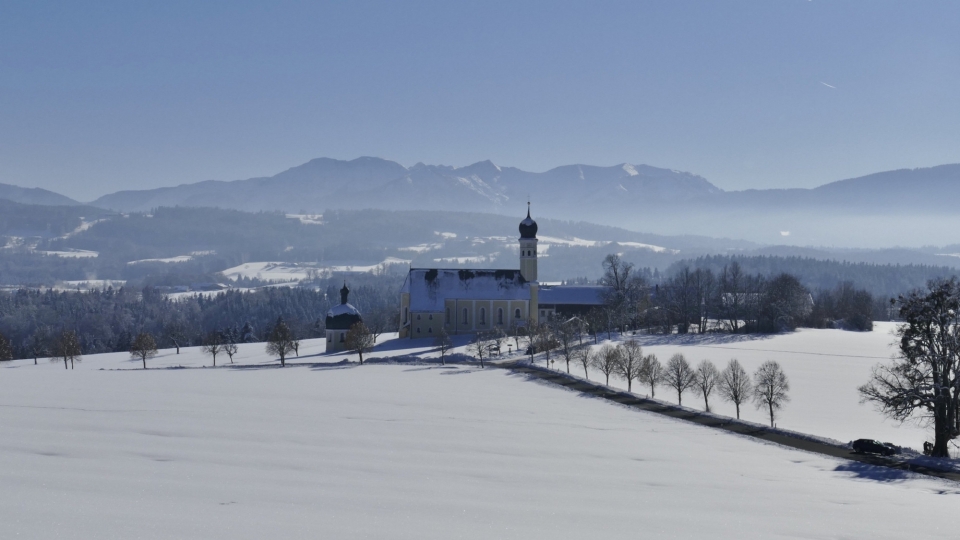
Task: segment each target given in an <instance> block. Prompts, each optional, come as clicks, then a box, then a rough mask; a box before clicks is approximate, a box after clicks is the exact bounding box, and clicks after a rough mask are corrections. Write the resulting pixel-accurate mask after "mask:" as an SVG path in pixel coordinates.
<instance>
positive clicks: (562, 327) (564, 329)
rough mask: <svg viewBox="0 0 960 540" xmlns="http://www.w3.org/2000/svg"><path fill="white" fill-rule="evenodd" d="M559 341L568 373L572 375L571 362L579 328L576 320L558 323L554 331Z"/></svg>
mask: <svg viewBox="0 0 960 540" xmlns="http://www.w3.org/2000/svg"><path fill="white" fill-rule="evenodd" d="M554 334H555V335H556V336H557V341H558V342H559V343H560V354H561V355H562V356H563V359H564V361H565V362H566V363H567V373H570V362H571V361H572V360H573V353H574V350H575V347H576V343H575V340H576V339H577V327H576V323H575V322H574V319H571V320H569V321H564V322H562V323H558V324H557V325H556V328H555V329H554Z"/></svg>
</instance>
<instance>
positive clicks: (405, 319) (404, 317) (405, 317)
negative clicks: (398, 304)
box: [403, 308, 408, 324]
mask: <svg viewBox="0 0 960 540" xmlns="http://www.w3.org/2000/svg"><path fill="white" fill-rule="evenodd" d="M407 309H408V308H403V323H404V324H406V323H407Z"/></svg>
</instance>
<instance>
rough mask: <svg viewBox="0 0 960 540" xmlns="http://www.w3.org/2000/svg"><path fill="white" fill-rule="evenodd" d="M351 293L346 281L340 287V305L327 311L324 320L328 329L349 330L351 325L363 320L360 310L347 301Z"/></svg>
mask: <svg viewBox="0 0 960 540" xmlns="http://www.w3.org/2000/svg"><path fill="white" fill-rule="evenodd" d="M349 294H350V289H348V288H347V284H346V283H344V284H343V288H342V289H340V305H337V306H333V307H332V308H330V310H329V311H327V318H326V320H325V321H324V322H325V323H326V327H327V330H349V329H350V327H351V326H353V325H355V324H357V323H358V322H363V317H361V316H360V311H359V310H358V309H357V308H355V307H353V306H351V305H350V304H348V303H347V296H348V295H349Z"/></svg>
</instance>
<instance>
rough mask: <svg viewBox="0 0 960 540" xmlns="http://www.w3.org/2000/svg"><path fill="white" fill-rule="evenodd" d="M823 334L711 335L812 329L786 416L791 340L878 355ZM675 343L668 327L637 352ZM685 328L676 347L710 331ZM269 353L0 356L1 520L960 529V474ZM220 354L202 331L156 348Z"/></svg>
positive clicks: (401, 371)
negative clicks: (193, 339) (147, 357)
mask: <svg viewBox="0 0 960 540" xmlns="http://www.w3.org/2000/svg"><path fill="white" fill-rule="evenodd" d="M811 332H812V333H813V334H812V335H807V336H804V334H805V333H806V332H799V333H796V334H790V335H785V336H777V337H774V338H771V339H768V340H762V341H759V342H758V341H751V342H739V343H719V344H716V345H712V344H711V345H710V347H714V346H720V347H726V348H727V349H728V350H726V351H723V350H721V351H720V352H721V353H722V354H724V355H726V354H728V353H729V352H730V351H731V350H735V351H736V354H737V356H738V358H740V359H741V361H743V362H744V363H747V362H752V361H753V355H756V356H758V357H759V356H763V355H764V354H773V350H774V349H776V350H781V349H786V348H787V347H788V346H790V345H803V346H804V349H803V350H802V351H799V350H796V349H795V350H793V351H792V352H791V353H789V355H787V356H783V357H779V356H775V357H774V358H776V359H777V360H779V361H781V362H782V363H784V365H785V367H786V369H787V372H788V374H790V375H791V376H792V383H793V385H794V402H793V403H792V404H790V405H789V406H788V408H787V409H786V410H785V412H784V419H783V421H782V422H783V424H782V425H784V427H788V428H791V429H796V426H795V425H793V424H792V423H791V422H794V421H796V422H813V421H814V418H812V417H811V418H806V417H807V416H809V415H810V414H812V413H810V412H809V411H811V409H808V408H806V407H805V406H803V405H802V403H801V402H802V401H803V400H805V399H806V398H807V396H809V395H812V394H811V393H810V392H807V391H805V390H802V389H803V388H805V387H806V386H807V385H808V384H809V383H808V380H813V379H818V378H819V377H816V376H812V375H810V373H812V371H811V370H813V369H814V368H815V367H816V366H817V365H824V364H818V363H816V362H813V363H808V364H807V368H808V369H800V368H801V367H803V365H804V361H805V360H804V357H807V356H809V357H811V358H814V357H816V355H812V354H801V353H811V352H812V353H816V352H818V351H819V350H824V349H829V350H831V351H833V352H835V353H839V354H846V355H848V356H833V357H830V358H832V360H833V361H835V362H847V361H848V360H849V361H857V362H859V361H860V360H866V359H857V358H851V357H858V356H869V354H867V353H865V352H864V351H862V350H861V348H862V347H864V346H865V345H866V344H867V342H868V341H869V342H873V341H874V340H875V339H876V338H875V336H874V338H873V340H866V341H864V342H863V343H861V342H859V341H857V340H859V339H866V338H864V336H868V334H850V333H837V334H836V335H834V333H833V332H832V331H811ZM821 333H822V334H821ZM394 337H395V336H385V337H384V338H381V342H382V344H381V345H380V349H381V350H380V351H378V352H374V353H373V354H371V355H370V356H372V357H376V356H391V355H418V354H421V355H431V354H433V353H432V351H431V347H430V344H429V342H428V341H427V340H418V341H413V342H410V341H405V340H404V341H400V340H396V339H394ZM801 338H802V339H801ZM460 339H461V340H462V338H460ZM650 339H652V338H650ZM850 339H853V340H854V341H849V340H850ZM461 343H462V341H461ZM813 344H816V345H813ZM734 346H736V347H739V348H738V349H730V347H734ZM657 347H663V352H661V351H660V350H659V349H657ZM669 347H674V348H676V347H678V346H677V345H653V344H649V343H648V345H647V350H648V352H650V351H656V353H657V354H658V355H661V354H665V353H666V352H667V348H669ZM691 347H693V346H683V347H682V348H683V349H684V351H685V352H693V351H694V350H696V351H700V352H704V353H705V352H706V351H712V350H714V349H712V348H707V347H706V346H703V345H700V346H698V347H697V348H696V349H694V348H691ZM746 347H751V348H752V349H751V350H750V351H748V350H746V349H745V348H746ZM758 348H763V349H764V351H765V352H764V353H760V352H757V351H756V349H758ZM262 351H263V345H262V344H249V345H243V346H242V347H241V351H240V353H239V354H238V355H237V356H236V357H235V362H236V363H237V364H242V365H244V366H246V367H245V368H243V369H220V368H218V369H151V370H147V371H144V370H142V369H138V368H139V366H140V364H139V363H138V362H137V361H134V360H130V359H129V355H126V354H120V353H117V354H108V355H97V356H88V357H85V358H84V360H83V362H81V363H80V364H78V365H77V369H76V370H73V371H67V370H64V369H63V365H62V363H61V364H57V363H51V362H48V361H41V363H40V365H38V366H34V365H33V361H32V360H27V361H15V362H10V363H5V364H4V367H3V368H0V395H2V397H0V426H3V434H4V437H3V439H2V440H0V462H2V463H3V464H4V466H3V467H2V468H0V486H2V487H0V532H2V533H3V534H2V535H0V536H2V537H4V538H14V537H22V538H58V537H70V538H205V539H207V538H381V537H389V538H453V537H459V538H584V537H596V536H600V537H609V538H636V537H644V538H704V537H710V538H772V537H803V538H865V537H872V538H901V537H904V536H909V537H914V538H953V537H955V536H956V531H955V530H954V529H955V528H954V527H953V526H952V525H951V523H950V522H949V520H943V519H941V518H942V516H945V515H952V513H953V512H954V510H955V508H956V505H957V502H958V501H960V499H958V498H955V497H957V496H958V495H960V489H958V486H956V484H952V483H948V482H944V481H938V480H932V479H927V478H920V477H916V476H913V475H910V474H908V473H901V472H896V471H889V470H885V469H877V468H873V467H869V466H865V465H860V464H854V463H850V462H846V461H841V460H835V459H830V458H825V457H821V456H817V455H812V454H807V453H804V452H800V451H795V450H789V449H784V448H782V447H778V446H775V445H770V444H764V443H760V442H757V441H755V440H751V439H745V438H741V437H737V436H734V435H730V434H727V433H722V432H717V431H713V430H710V429H707V428H703V427H699V426H695V425H690V424H687V423H684V422H680V421H675V420H670V419H666V418H663V417H660V416H657V415H653V414H649V413H645V412H640V411H635V410H631V409H627V408H623V407H619V406H616V405H612V404H610V403H609V402H605V401H602V400H598V399H592V398H584V397H582V396H580V395H579V394H577V393H575V392H570V391H566V390H562V389H560V388H559V387H556V386H552V385H546V384H541V383H538V382H535V381H530V380H527V379H526V378H524V377H523V376H519V375H514V374H511V373H510V372H508V371H506V370H501V369H490V368H488V369H486V370H480V369H478V368H477V367H476V366H466V365H453V366H447V367H440V366H436V365H409V364H408V365H402V364H401V365H383V364H372V365H365V366H357V365H356V363H355V362H351V363H344V362H343V360H344V359H347V358H348V359H355V357H353V356H351V355H347V354H331V355H326V354H324V352H323V351H324V342H323V341H322V340H310V341H308V342H305V343H304V346H303V347H302V348H301V355H302V358H300V359H295V360H293V362H294V363H301V364H300V365H292V366H290V367H287V368H284V369H280V368H277V367H274V366H275V365H276V360H274V359H272V358H269V357H267V356H266V355H265V354H264V353H263V352H262ZM751 351H752V352H751ZM776 354H787V353H776ZM691 359H693V358H691ZM872 361H875V360H873V359H871V362H872ZM227 362H228V360H227V358H226V357H225V356H222V355H221V357H218V364H221V365H222V364H223V363H227ZM788 362H789V363H788ZM808 362H810V361H809V360H808ZM209 364H210V359H209V357H207V356H203V355H201V354H200V352H199V351H198V350H197V349H195V348H191V349H184V350H183V351H182V354H180V355H176V354H175V353H174V352H173V351H171V350H164V351H161V355H160V356H159V357H158V358H156V359H153V360H151V361H149V365H150V366H152V367H171V366H185V367H189V366H200V365H209ZM751 365H752V364H751ZM858 365H859V364H858ZM101 368H103V370H101ZM115 368H123V369H120V370H117V369H115ZM858 369H859V368H858ZM848 371H849V374H847V375H842V374H844V373H848ZM856 371H857V369H852V368H851V369H850V370H840V371H839V372H838V373H840V374H841V375H842V376H844V377H849V376H851V375H850V374H853V375H856V377H859V373H855V372H856ZM856 377H854V378H856ZM854 382H857V381H854ZM838 384H839V383H838ZM829 389H830V388H829V387H828V388H826V389H825V391H826V390H829ZM826 393H829V392H826ZM658 397H659V395H658ZM692 403H693V399H692V398H691V404H692ZM801 411H808V412H805V413H802V414H801ZM791 414H793V415H794V417H793V419H791V416H790V415H791ZM871 414H872V413H871ZM863 418H866V416H864V417H863ZM814 431H815V432H818V434H823V433H822V431H823V430H822V429H821V430H814Z"/></svg>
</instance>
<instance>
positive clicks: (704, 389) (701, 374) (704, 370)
mask: <svg viewBox="0 0 960 540" xmlns="http://www.w3.org/2000/svg"><path fill="white" fill-rule="evenodd" d="M719 383H720V371H718V370H717V366H715V365H713V362H711V361H709V360H704V361H702V362H700V364H699V365H697V370H696V381H695V384H694V389H695V390H696V391H697V393H698V394H700V396H701V397H702V398H703V410H705V411H707V412H710V394H712V393H713V391H714V390H715V389H716V388H717V385H718V384H719Z"/></svg>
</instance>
